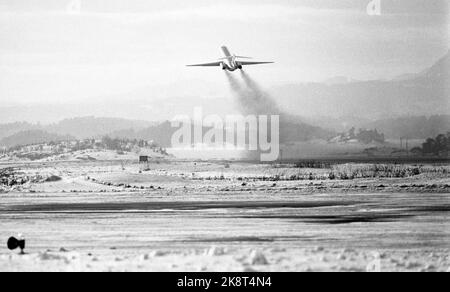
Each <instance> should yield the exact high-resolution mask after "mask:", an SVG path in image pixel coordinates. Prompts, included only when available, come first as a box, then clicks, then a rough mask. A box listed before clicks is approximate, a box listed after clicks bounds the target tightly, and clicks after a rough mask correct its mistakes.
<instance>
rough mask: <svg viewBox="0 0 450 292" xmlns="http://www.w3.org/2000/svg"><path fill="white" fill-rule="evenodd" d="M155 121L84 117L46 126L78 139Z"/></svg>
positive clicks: (140, 126)
mask: <svg viewBox="0 0 450 292" xmlns="http://www.w3.org/2000/svg"><path fill="white" fill-rule="evenodd" d="M152 125H154V123H152V122H145V121H134V120H127V119H119V118H95V117H82V118H73V119H66V120H63V121H61V122H59V123H57V124H52V125H49V126H46V127H44V129H45V130H47V131H49V132H52V133H56V134H60V135H71V136H74V137H76V138H78V139H86V138H95V137H101V136H104V135H107V134H110V133H112V132H115V131H121V130H130V129H131V130H141V129H144V128H146V127H149V126H152Z"/></svg>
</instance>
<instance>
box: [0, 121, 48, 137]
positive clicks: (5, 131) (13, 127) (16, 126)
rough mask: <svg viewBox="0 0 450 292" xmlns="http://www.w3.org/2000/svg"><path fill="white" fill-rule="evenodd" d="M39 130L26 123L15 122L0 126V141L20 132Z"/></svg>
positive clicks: (36, 126)
mask: <svg viewBox="0 0 450 292" xmlns="http://www.w3.org/2000/svg"><path fill="white" fill-rule="evenodd" d="M36 128H39V126H38V125H33V124H30V123H26V122H17V123H10V124H3V125H0V139H2V138H5V137H8V136H11V135H13V134H16V133H18V132H21V131H27V130H32V129H36Z"/></svg>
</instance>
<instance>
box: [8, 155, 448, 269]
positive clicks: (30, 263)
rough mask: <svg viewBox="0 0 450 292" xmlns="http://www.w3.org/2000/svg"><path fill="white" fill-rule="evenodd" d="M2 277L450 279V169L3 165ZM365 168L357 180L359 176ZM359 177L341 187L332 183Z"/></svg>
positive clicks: (67, 163)
mask: <svg viewBox="0 0 450 292" xmlns="http://www.w3.org/2000/svg"><path fill="white" fill-rule="evenodd" d="M5 167H9V168H12V169H13V171H16V172H20V173H22V175H28V176H30V177H32V176H34V175H37V174H39V175H40V176H42V177H44V178H45V177H50V176H52V175H53V176H57V177H59V178H60V180H54V181H53V180H50V181H45V180H40V181H39V182H33V181H31V182H27V183H25V184H24V185H21V186H15V187H13V188H4V192H3V193H1V192H0V240H1V241H2V242H4V243H6V240H7V239H8V237H10V236H15V235H17V234H18V233H21V234H23V235H24V237H25V238H26V244H27V247H26V249H25V251H26V254H25V255H18V252H17V251H14V252H11V251H9V250H7V249H6V244H5V245H4V246H5V247H4V248H0V271H449V269H450V252H449V251H450V220H449V219H450V215H449V214H450V213H449V212H450V195H449V193H450V176H449V172H448V170H447V169H448V166H445V165H444V166H442V165H441V166H436V165H434V166H432V165H426V166H421V168H420V169H419V171H417V170H416V166H405V167H404V170H403V169H400V173H401V174H402V175H398V173H399V170H398V169H397V168H389V167H387V168H383V169H384V170H383V171H386V173H388V174H390V173H395V174H396V175H392V176H391V175H385V174H386V173H382V172H380V170H378V168H377V169H376V173H375V174H374V175H373V176H371V173H372V172H373V169H372V167H370V166H364V165H363V166H361V165H345V166H336V167H335V166H333V169H300V168H295V167H292V166H283V165H278V166H271V165H256V164H244V163H237V162H236V163H219V162H209V163H207V162H167V161H166V162H161V163H159V164H156V163H152V164H151V165H150V167H149V169H147V166H146V165H138V164H133V163H131V162H128V163H126V162H120V161H110V162H105V161H102V162H99V161H77V162H70V161H65V162H51V161H50V162H46V163H45V164H43V163H34V164H33V163H28V164H22V163H17V164H11V163H9V164H8V165H3V166H2V165H0V169H2V168H5ZM355 169H356V170H355ZM346 171H350V172H351V173H354V174H356V175H355V177H354V178H352V179H350V178H347V179H342V178H340V177H333V179H330V177H331V176H330V173H331V172H332V173H335V174H338V175H340V174H344V175H346V173H345V172H346Z"/></svg>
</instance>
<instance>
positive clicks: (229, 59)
mask: <svg viewBox="0 0 450 292" xmlns="http://www.w3.org/2000/svg"><path fill="white" fill-rule="evenodd" d="M222 52H223V54H224V55H225V57H224V58H221V59H219V62H213V63H206V64H196V65H188V67H222V70H228V71H230V72H233V71H236V70H238V69H239V70H242V68H243V67H244V66H248V65H261V64H272V63H273V62H250V61H242V60H240V59H251V58H250V57H243V56H236V55H232V54H231V53H230V51H229V50H228V48H227V47H226V46H223V47H222Z"/></svg>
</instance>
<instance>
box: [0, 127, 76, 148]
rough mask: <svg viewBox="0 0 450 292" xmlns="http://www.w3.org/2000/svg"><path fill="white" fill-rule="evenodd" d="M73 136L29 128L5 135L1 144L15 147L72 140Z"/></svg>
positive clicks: (0, 141)
mask: <svg viewBox="0 0 450 292" xmlns="http://www.w3.org/2000/svg"><path fill="white" fill-rule="evenodd" d="M71 139H73V137H71V136H68V135H64V136H63V135H58V134H52V133H48V132H46V131H43V130H27V131H22V132H18V133H15V134H13V135H11V136H8V137H5V138H3V139H1V140H0V146H2V147H14V146H19V145H30V144H39V143H47V142H58V141H66V140H71Z"/></svg>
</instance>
